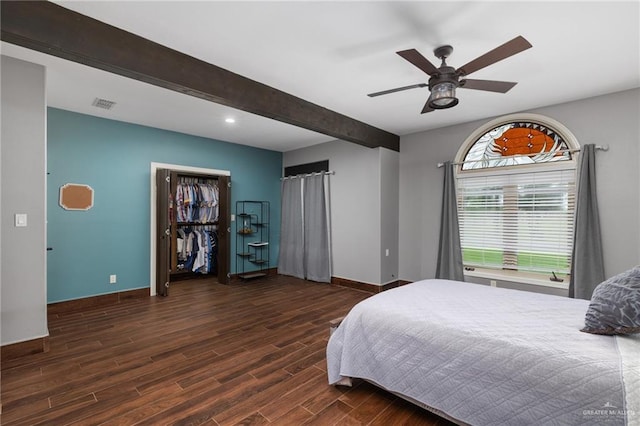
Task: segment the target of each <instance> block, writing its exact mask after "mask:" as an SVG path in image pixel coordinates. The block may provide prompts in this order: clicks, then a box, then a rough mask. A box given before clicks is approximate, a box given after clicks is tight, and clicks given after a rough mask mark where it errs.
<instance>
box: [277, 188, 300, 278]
mask: <svg viewBox="0 0 640 426" xmlns="http://www.w3.org/2000/svg"><path fill="white" fill-rule="evenodd" d="M281 215H282V219H281V223H280V253H279V255H278V273H280V274H283V275H293V276H294V277H298V278H304V265H303V256H304V252H303V247H304V232H303V229H304V228H303V222H302V220H303V217H302V179H284V180H283V181H282V210H281Z"/></svg>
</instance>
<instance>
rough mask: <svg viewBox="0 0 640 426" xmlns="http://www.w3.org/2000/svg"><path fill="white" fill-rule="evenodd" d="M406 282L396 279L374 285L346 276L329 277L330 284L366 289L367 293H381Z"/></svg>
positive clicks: (406, 282)
mask: <svg viewBox="0 0 640 426" xmlns="http://www.w3.org/2000/svg"><path fill="white" fill-rule="evenodd" d="M408 283H409V282H408V281H400V280H396V281H392V282H390V283H387V284H383V285H376V284H369V283H363V282H360V281H354V280H349V279H347V278H340V277H331V284H333V285H337V286H340V287H348V288H353V289H355V290H362V291H366V292H367V293H382V292H383V291H385V290H389V289H392V288H395V287H398V286H400V285H404V284H408Z"/></svg>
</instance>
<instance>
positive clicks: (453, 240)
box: [436, 161, 464, 281]
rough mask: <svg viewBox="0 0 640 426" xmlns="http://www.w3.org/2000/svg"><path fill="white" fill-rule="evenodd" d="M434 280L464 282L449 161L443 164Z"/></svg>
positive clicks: (454, 186) (453, 178)
mask: <svg viewBox="0 0 640 426" xmlns="http://www.w3.org/2000/svg"><path fill="white" fill-rule="evenodd" d="M436 278H441V279H448V280H456V281H464V271H463V266H462V246H461V244H460V228H459V226H458V205H457V202H456V185H455V177H454V176H453V164H451V162H450V161H447V162H446V163H444V189H443V192H442V211H441V213H440V242H439V245H438V265H437V267H436Z"/></svg>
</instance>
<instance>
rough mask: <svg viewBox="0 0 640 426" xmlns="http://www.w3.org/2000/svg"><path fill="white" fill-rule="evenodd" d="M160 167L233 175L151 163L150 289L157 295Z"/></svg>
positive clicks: (223, 171) (207, 173)
mask: <svg viewBox="0 0 640 426" xmlns="http://www.w3.org/2000/svg"><path fill="white" fill-rule="evenodd" d="M158 169H169V170H173V171H176V172H190V173H199V174H203V175H217V176H229V177H230V176H231V172H230V171H229V170H218V169H206V168H203V167H192V166H182V165H180V164H168V163H154V162H152V163H151V173H150V174H151V179H150V185H151V197H149V198H150V200H149V202H150V207H151V210H150V211H151V216H150V218H149V226H150V228H149V230H150V231H151V232H150V233H151V240H150V242H149V247H150V249H149V290H150V295H151V296H155V295H156V249H157V247H156V242H157V239H156V237H157V236H156V217H157V216H156V214H157V211H156V200H157V198H158V197H157V193H156V171H157V170H158ZM229 180H231V179H229Z"/></svg>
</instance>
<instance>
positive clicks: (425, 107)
mask: <svg viewBox="0 0 640 426" xmlns="http://www.w3.org/2000/svg"><path fill="white" fill-rule="evenodd" d="M431 111H435V109H433V108H431V107H430V106H429V99H427V103H426V104H424V108H422V111H420V114H424V113H427V112H431Z"/></svg>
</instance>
